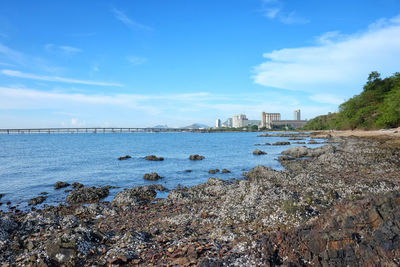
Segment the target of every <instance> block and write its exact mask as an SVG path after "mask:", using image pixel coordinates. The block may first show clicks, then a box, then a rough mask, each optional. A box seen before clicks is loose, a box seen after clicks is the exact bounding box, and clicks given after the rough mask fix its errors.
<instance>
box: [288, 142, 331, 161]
mask: <svg viewBox="0 0 400 267" xmlns="http://www.w3.org/2000/svg"><path fill="white" fill-rule="evenodd" d="M335 151H336V150H335V148H334V146H333V145H324V146H321V147H317V148H307V147H305V146H295V147H292V148H289V149H288V150H285V151H283V152H282V154H283V155H289V156H292V157H295V158H301V157H318V156H320V155H322V154H325V153H335Z"/></svg>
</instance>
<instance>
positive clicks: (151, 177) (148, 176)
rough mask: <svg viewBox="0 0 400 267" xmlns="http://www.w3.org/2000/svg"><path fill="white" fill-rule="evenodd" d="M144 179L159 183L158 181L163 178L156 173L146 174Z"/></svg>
mask: <svg viewBox="0 0 400 267" xmlns="http://www.w3.org/2000/svg"><path fill="white" fill-rule="evenodd" d="M143 179H145V180H149V181H157V180H159V179H161V176H160V175H158V173H156V172H152V173H145V174H144V176H143Z"/></svg>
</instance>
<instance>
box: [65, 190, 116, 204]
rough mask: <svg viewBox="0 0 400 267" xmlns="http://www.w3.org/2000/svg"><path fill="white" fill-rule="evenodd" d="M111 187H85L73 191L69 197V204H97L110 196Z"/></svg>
mask: <svg viewBox="0 0 400 267" xmlns="http://www.w3.org/2000/svg"><path fill="white" fill-rule="evenodd" d="M108 188H109V187H107V186H104V187H94V186H92V187H84V188H78V189H75V190H74V191H72V192H71V193H69V194H68V196H67V202H68V203H69V204H77V203H89V202H96V201H99V200H100V199H103V198H105V197H106V196H108V194H109V190H108Z"/></svg>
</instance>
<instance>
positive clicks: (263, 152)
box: [253, 149, 267, 156]
mask: <svg viewBox="0 0 400 267" xmlns="http://www.w3.org/2000/svg"><path fill="white" fill-rule="evenodd" d="M265 154H267V152H265V151H262V150H259V149H255V150H254V151H253V155H257V156H258V155H265Z"/></svg>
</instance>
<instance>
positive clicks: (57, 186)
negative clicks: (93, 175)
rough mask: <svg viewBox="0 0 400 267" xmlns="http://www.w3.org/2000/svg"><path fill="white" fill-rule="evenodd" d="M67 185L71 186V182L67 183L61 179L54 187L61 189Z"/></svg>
mask: <svg viewBox="0 0 400 267" xmlns="http://www.w3.org/2000/svg"><path fill="white" fill-rule="evenodd" d="M67 186H70V184H69V183H65V182H61V181H58V182H57V183H56V184H55V185H54V189H56V190H57V189H60V188H64V187H67Z"/></svg>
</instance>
